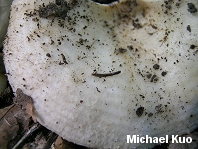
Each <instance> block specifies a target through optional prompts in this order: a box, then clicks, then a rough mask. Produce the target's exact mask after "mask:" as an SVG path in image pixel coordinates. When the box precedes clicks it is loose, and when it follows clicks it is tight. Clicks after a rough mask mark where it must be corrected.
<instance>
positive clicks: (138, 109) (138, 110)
mask: <svg viewBox="0 0 198 149" xmlns="http://www.w3.org/2000/svg"><path fill="white" fill-rule="evenodd" d="M143 112H144V107H139V108H137V110H136V114H137V116H138V117H140V116H142V114H143Z"/></svg>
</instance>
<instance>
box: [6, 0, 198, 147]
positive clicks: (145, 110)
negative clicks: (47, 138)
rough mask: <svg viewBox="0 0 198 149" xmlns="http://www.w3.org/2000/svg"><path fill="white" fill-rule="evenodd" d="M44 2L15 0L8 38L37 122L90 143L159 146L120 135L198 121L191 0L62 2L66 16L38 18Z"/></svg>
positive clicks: (10, 63)
mask: <svg viewBox="0 0 198 149" xmlns="http://www.w3.org/2000/svg"><path fill="white" fill-rule="evenodd" d="M50 2H51V3H54V1H52V0H45V1H44V0H43V1H42V0H31V1H29V0H14V2H13V4H12V11H11V18H10V25H9V29H8V33H7V39H6V41H5V45H4V46H5V48H4V54H5V56H4V62H5V66H6V71H7V74H8V79H9V82H10V84H11V86H12V88H13V91H16V89H17V88H21V89H22V91H23V92H24V93H25V94H27V95H29V96H31V97H32V98H33V100H34V108H35V115H36V117H37V120H38V121H39V122H40V123H41V124H42V125H44V126H46V127H47V128H49V129H50V130H52V131H54V132H56V133H57V134H59V135H60V136H62V137H63V138H64V139H66V140H68V141H72V142H74V143H77V144H80V145H84V146H87V147H92V148H135V147H137V148H147V147H152V146H154V145H156V144H127V143H126V135H133V134H136V135H140V136H145V135H149V136H153V137H161V136H165V135H177V134H178V135H182V134H186V133H190V131H192V130H194V129H195V128H196V127H197V124H198V109H197V106H198V90H197V88H198V77H197V74H198V68H197V66H196V62H197V60H198V55H197V47H196V44H197V40H198V35H197V33H198V28H197V26H198V16H197V15H198V14H197V12H195V13H190V12H189V11H188V6H187V3H190V2H193V4H194V5H195V6H196V7H197V6H198V3H197V1H189V0H184V1H182V2H180V1H178V3H179V4H180V5H178V4H176V3H177V2H175V1H170V2H168V3H164V1H151V0H149V1H146V0H144V1H142V0H140V1H137V6H134V5H133V3H132V1H127V2H125V1H122V3H116V4H115V5H113V6H105V5H99V4H95V3H94V2H91V1H87V0H79V1H67V2H68V5H69V6H70V9H69V10H68V14H67V15H68V16H67V17H66V18H65V20H64V19H62V18H60V17H58V16H57V15H51V16H48V17H47V18H43V17H39V13H38V11H39V7H43V5H45V6H47V5H48V4H49V3H50ZM72 2H73V4H71V3H72ZM188 25H190V28H191V32H189V31H188V30H187V26H188ZM192 45H194V48H192ZM117 71H121V73H119V74H117V75H113V76H108V77H101V78H100V77H97V76H94V75H93V73H97V74H108V73H113V72H117Z"/></svg>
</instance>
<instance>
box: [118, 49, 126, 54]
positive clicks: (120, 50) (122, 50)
mask: <svg viewBox="0 0 198 149" xmlns="http://www.w3.org/2000/svg"><path fill="white" fill-rule="evenodd" d="M118 50H119V52H120V53H125V52H126V51H127V49H124V48H119V49H118Z"/></svg>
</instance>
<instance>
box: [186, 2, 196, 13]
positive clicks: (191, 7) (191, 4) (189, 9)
mask: <svg viewBox="0 0 198 149" xmlns="http://www.w3.org/2000/svg"><path fill="white" fill-rule="evenodd" d="M187 5H188V11H189V12H190V13H195V12H197V8H196V7H195V5H194V4H193V3H188V4H187Z"/></svg>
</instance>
